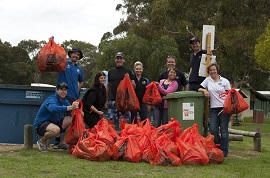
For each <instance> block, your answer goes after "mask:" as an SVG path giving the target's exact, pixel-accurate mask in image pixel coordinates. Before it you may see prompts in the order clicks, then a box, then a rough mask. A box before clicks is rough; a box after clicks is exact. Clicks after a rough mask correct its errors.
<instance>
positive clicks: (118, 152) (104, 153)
mask: <svg viewBox="0 0 270 178" xmlns="http://www.w3.org/2000/svg"><path fill="white" fill-rule="evenodd" d="M121 124H122V126H121V127H120V128H121V129H122V130H121V132H120V134H118V133H117V132H116V131H115V130H114V128H113V126H112V125H111V124H110V123H109V121H108V120H106V119H105V118H102V119H101V120H100V121H99V122H98V123H97V125H96V126H95V127H94V128H92V129H88V130H85V131H84V133H83V134H82V135H81V136H80V138H79V141H78V143H77V144H76V146H75V148H74V150H72V151H70V153H71V154H72V155H73V156H76V157H78V158H83V159H87V160H91V161H108V160H111V159H112V160H124V161H129V162H140V161H146V162H149V163H150V164H152V165H174V166H178V165H182V164H201V165H206V164H208V163H218V164H220V163H223V161H224V155H223V152H222V151H221V150H220V149H218V148H216V147H215V144H214V136H213V135H208V136H207V137H203V136H201V135H200V134H199V131H198V125H197V124H194V125H193V126H192V127H189V128H187V129H186V130H184V131H183V132H182V126H181V124H180V123H179V122H178V121H177V120H175V119H173V118H172V119H171V122H169V123H168V124H166V125H162V126H160V127H158V128H155V127H154V126H151V124H150V120H149V119H146V120H144V121H142V122H138V123H137V124H128V123H126V122H122V123H121Z"/></svg>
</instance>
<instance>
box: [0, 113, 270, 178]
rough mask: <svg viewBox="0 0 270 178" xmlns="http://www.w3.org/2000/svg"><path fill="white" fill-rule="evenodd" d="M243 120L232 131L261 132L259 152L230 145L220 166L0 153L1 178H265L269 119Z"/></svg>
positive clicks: (247, 142) (269, 161) (249, 144)
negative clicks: (165, 164)
mask: <svg viewBox="0 0 270 178" xmlns="http://www.w3.org/2000/svg"><path fill="white" fill-rule="evenodd" d="M251 122H252V120H251V118H245V122H241V125H240V126H233V128H234V129H238V130H245V131H253V128H254V127H260V128H261V131H262V141H261V142H262V151H261V152H257V151H253V138H251V137H244V141H243V142H240V141H231V142H230V146H229V151H230V153H229V155H228V157H227V158H225V161H224V163H223V164H208V165H204V166H201V165H182V166H177V167H175V166H153V165H150V164H149V163H145V162H140V163H130V162H121V161H107V162H95V161H88V160H84V159H78V158H75V157H72V156H71V155H70V154H68V153H67V152H59V151H50V152H48V153H42V152H39V151H38V150H37V149H32V150H24V149H22V150H16V151H2V152H0V175H1V177H99V178H102V177H111V178H112V177H196V178H199V177H206V178H208V177H213V178H216V177H230V178H231V177H243V178H244V177H245V178H246V177H248V178H249V177H250V178H251V177H269V171H268V170H269V165H270V142H269V140H270V119H269V118H265V121H264V123H263V124H253V123H251Z"/></svg>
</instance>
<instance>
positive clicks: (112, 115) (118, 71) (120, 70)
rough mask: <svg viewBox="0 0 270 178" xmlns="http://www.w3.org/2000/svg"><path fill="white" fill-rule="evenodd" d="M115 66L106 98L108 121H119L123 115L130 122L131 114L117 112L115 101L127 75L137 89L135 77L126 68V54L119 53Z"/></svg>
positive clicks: (108, 84)
mask: <svg viewBox="0 0 270 178" xmlns="http://www.w3.org/2000/svg"><path fill="white" fill-rule="evenodd" d="M114 61H115V64H116V66H115V67H114V68H112V69H110V70H109V71H108V83H107V87H106V96H107V101H106V104H105V107H107V108H108V119H109V120H114V121H116V122H117V121H118V119H119V117H120V116H121V115H123V116H124V117H125V118H126V119H127V121H130V113H129V112H122V111H117V110H116V107H115V99H116V92H117V87H118V85H119V83H120V81H121V80H123V78H124V75H125V74H127V73H128V74H129V77H130V80H131V82H132V85H133V87H134V88H136V84H135V81H134V79H135V77H134V74H133V73H132V71H131V70H129V69H127V68H126V67H124V62H125V58H124V54H123V53H122V52H118V53H117V54H116V55H115V59H114Z"/></svg>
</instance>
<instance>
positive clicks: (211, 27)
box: [202, 25, 215, 51]
mask: <svg viewBox="0 0 270 178" xmlns="http://www.w3.org/2000/svg"><path fill="white" fill-rule="evenodd" d="M209 33H210V34H211V46H210V49H211V51H212V50H214V49H215V48H214V44H215V26H214V25H203V34H202V49H204V50H207V49H206V48H207V46H206V36H207V34H209Z"/></svg>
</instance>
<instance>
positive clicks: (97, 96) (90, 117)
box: [82, 72, 106, 128]
mask: <svg viewBox="0 0 270 178" xmlns="http://www.w3.org/2000/svg"><path fill="white" fill-rule="evenodd" d="M105 82H106V75H105V73H104V72H98V73H97V74H96V75H95V80H94V85H93V86H91V87H90V88H89V90H88V91H87V92H86V93H85V95H84V96H83V99H82V102H83V112H84V122H85V124H86V125H87V126H88V127H89V128H93V127H94V126H95V125H96V124H97V122H98V121H99V120H100V119H101V118H102V116H103V111H102V108H104V104H105V102H106V90H105V86H104V84H105Z"/></svg>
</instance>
